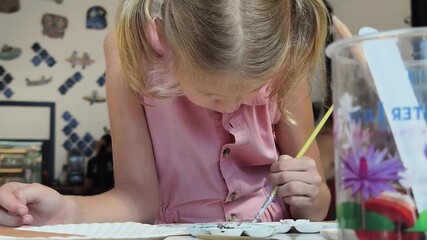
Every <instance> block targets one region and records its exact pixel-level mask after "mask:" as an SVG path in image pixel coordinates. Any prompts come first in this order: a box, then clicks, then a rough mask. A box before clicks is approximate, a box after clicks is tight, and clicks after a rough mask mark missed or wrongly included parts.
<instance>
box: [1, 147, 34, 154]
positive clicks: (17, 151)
mask: <svg viewBox="0 0 427 240" xmlns="http://www.w3.org/2000/svg"><path fill="white" fill-rule="evenodd" d="M27 151H28V149H26V148H0V153H8V154H25V153H26V152H27Z"/></svg>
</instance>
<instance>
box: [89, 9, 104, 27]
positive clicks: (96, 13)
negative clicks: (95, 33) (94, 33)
mask: <svg viewBox="0 0 427 240" xmlns="http://www.w3.org/2000/svg"><path fill="white" fill-rule="evenodd" d="M106 15H107V11H105V9H104V8H103V7H101V6H93V7H91V8H89V9H88V10H87V12H86V28H87V29H104V28H106V27H107V19H106Z"/></svg>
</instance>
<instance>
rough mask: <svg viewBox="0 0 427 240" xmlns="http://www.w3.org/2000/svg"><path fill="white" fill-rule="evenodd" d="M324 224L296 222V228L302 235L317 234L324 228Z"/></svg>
mask: <svg viewBox="0 0 427 240" xmlns="http://www.w3.org/2000/svg"><path fill="white" fill-rule="evenodd" d="M324 225H325V223H323V222H298V221H297V222H295V225H294V228H295V229H296V230H297V231H298V232H300V233H317V232H319V231H320V230H321V229H322V228H323V227H324Z"/></svg>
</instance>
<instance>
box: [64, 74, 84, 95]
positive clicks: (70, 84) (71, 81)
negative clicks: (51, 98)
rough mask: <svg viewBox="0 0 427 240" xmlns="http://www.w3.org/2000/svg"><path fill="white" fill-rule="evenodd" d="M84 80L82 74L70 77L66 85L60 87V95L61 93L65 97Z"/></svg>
mask: <svg viewBox="0 0 427 240" xmlns="http://www.w3.org/2000/svg"><path fill="white" fill-rule="evenodd" d="M82 79H83V76H82V74H81V73H80V72H76V73H74V74H73V76H71V77H69V78H68V79H67V80H66V81H65V83H64V84H62V85H61V86H59V88H58V91H59V93H61V94H62V95H65V94H66V93H67V92H68V90H69V89H71V88H72V87H73V86H74V84H76V83H77V82H80V80H82Z"/></svg>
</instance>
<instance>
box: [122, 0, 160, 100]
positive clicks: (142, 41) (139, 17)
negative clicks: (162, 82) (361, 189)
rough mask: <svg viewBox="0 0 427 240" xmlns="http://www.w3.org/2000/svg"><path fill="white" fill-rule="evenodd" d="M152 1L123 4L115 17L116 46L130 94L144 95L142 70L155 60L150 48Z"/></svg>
mask: <svg viewBox="0 0 427 240" xmlns="http://www.w3.org/2000/svg"><path fill="white" fill-rule="evenodd" d="M151 5H152V0H124V1H122V2H121V4H120V6H119V8H118V12H117V17H116V32H117V45H118V50H119V55H120V60H121V64H122V68H123V71H124V74H125V77H126V82H127V84H128V87H129V88H130V90H131V91H132V92H133V93H137V94H141V93H142V94H144V93H146V92H147V87H148V82H147V78H146V77H145V76H144V70H145V69H144V67H145V66H146V65H147V64H148V63H149V62H151V61H153V59H154V58H155V56H156V52H155V50H154V49H153V46H152V44H151V39H152V34H153V31H154V26H155V25H154V22H153V19H152V17H151Z"/></svg>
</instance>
